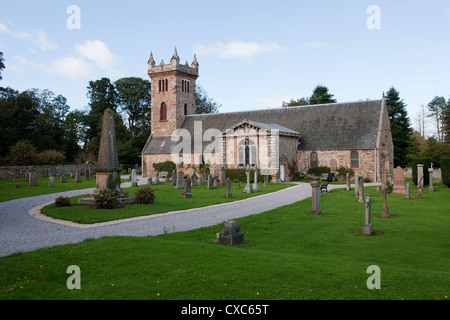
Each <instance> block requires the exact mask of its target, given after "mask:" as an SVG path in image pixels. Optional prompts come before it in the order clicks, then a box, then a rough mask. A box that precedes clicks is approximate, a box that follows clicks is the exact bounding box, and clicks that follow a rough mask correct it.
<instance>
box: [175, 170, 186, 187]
mask: <svg viewBox="0 0 450 320" xmlns="http://www.w3.org/2000/svg"><path fill="white" fill-rule="evenodd" d="M183 182H184V172H183V171H182V170H180V171H178V173H177V185H176V187H175V189H183Z"/></svg>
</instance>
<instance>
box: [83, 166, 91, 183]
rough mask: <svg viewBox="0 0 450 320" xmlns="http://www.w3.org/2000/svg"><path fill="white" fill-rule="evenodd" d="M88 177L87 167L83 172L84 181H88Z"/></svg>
mask: <svg viewBox="0 0 450 320" xmlns="http://www.w3.org/2000/svg"><path fill="white" fill-rule="evenodd" d="M89 177H90V171H89V167H86V169H85V170H84V180H86V181H89Z"/></svg>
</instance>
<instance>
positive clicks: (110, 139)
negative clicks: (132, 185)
mask: <svg viewBox="0 0 450 320" xmlns="http://www.w3.org/2000/svg"><path fill="white" fill-rule="evenodd" d="M121 171H122V168H121V165H120V163H119V154H118V150H117V141H116V130H115V127H114V112H113V111H112V110H111V109H106V110H105V111H104V113H103V120H102V133H101V136H100V147H99V151H98V160H97V165H96V175H95V180H96V183H95V184H96V185H95V187H96V188H95V190H94V193H93V194H91V195H89V198H82V199H79V200H78V204H81V205H89V206H92V205H95V195H96V194H98V193H99V192H100V190H101V189H105V188H108V189H110V190H112V191H113V192H114V193H115V194H116V196H117V198H116V205H117V206H120V205H126V204H133V203H136V198H135V197H129V196H128V193H126V192H124V191H123V190H122V189H121V188H120V183H121V181H120V172H121Z"/></svg>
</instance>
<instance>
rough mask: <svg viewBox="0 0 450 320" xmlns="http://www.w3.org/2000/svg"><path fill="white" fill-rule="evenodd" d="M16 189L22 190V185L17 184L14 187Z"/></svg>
mask: <svg viewBox="0 0 450 320" xmlns="http://www.w3.org/2000/svg"><path fill="white" fill-rule="evenodd" d="M14 188H16V189H20V188H22V185H21V184H20V183H16V184H15V185H14Z"/></svg>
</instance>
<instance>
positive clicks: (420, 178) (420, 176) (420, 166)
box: [417, 163, 424, 189]
mask: <svg viewBox="0 0 450 320" xmlns="http://www.w3.org/2000/svg"><path fill="white" fill-rule="evenodd" d="M423 178H424V177H423V164H420V163H419V164H418V165H417V187H418V188H419V189H420V188H423Z"/></svg>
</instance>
